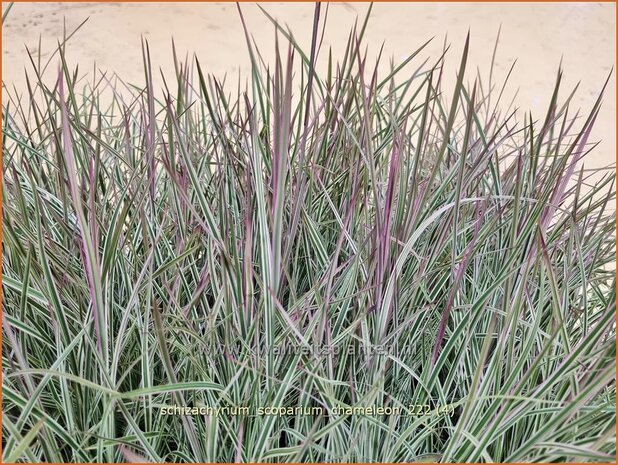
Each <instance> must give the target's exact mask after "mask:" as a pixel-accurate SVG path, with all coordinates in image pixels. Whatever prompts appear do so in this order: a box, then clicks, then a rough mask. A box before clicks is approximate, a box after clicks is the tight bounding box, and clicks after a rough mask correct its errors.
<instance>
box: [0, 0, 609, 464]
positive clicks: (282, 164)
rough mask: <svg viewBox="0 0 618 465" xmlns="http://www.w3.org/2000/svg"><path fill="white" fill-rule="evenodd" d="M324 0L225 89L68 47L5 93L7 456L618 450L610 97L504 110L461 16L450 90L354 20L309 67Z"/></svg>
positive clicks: (166, 457) (469, 454) (461, 457)
mask: <svg viewBox="0 0 618 465" xmlns="http://www.w3.org/2000/svg"><path fill="white" fill-rule="evenodd" d="M321 13H323V12H320V6H317V7H316V14H315V24H314V30H313V40H312V45H311V48H310V50H308V51H307V52H303V50H302V49H301V48H300V47H299V46H298V44H297V43H296V42H295V41H294V39H293V37H292V36H291V34H290V33H289V32H288V31H286V30H284V29H283V28H281V27H280V26H279V25H277V24H276V27H277V28H278V30H279V33H280V38H281V37H285V38H286V39H288V40H287V41H286V43H285V45H282V46H281V50H283V51H281V50H280V46H279V45H277V53H276V59H275V62H274V64H273V66H271V67H267V66H266V64H265V63H264V62H263V61H262V58H261V54H260V51H259V50H257V49H256V48H255V47H254V46H253V45H251V44H252V42H251V40H250V37H249V35H248V34H247V43H248V49H249V51H250V57H251V61H252V65H253V67H252V69H253V72H252V74H251V76H250V79H249V81H248V83H247V85H246V87H240V86H239V87H238V88H237V89H235V90H234V91H233V92H231V93H228V91H226V89H227V87H226V85H225V84H224V83H222V82H221V81H219V80H217V79H216V78H214V77H212V76H209V75H207V74H206V72H205V71H204V70H203V69H202V68H201V67H200V65H199V62H198V61H197V60H196V61H186V62H183V61H180V60H178V59H177V58H176V54H175V53H174V58H175V59H174V62H175V70H176V73H175V80H173V82H172V81H170V80H169V79H168V80H167V81H165V84H164V86H163V89H162V90H160V91H159V90H156V89H155V85H154V83H153V82H154V79H153V68H152V65H151V58H150V51H149V49H148V45H147V44H144V45H143V50H144V75H145V85H144V86H142V87H136V86H129V85H125V84H124V83H122V81H120V80H118V79H116V78H114V79H110V78H108V77H107V76H106V75H105V74H100V75H96V77H95V79H94V81H93V82H91V83H90V84H88V85H84V80H83V79H82V78H81V76H80V74H79V73H78V71H77V70H72V69H71V68H70V67H69V65H68V64H67V62H66V60H65V53H64V46H61V47H60V54H59V56H60V61H61V69H60V72H59V74H58V79H57V81H56V82H55V83H53V85H51V86H50V85H46V84H45V83H44V82H43V79H42V78H41V77H40V76H41V74H42V69H41V66H40V65H39V63H40V62H37V60H35V59H33V70H32V71H30V72H28V73H27V75H26V77H27V80H28V81H27V84H28V90H29V93H28V95H26V96H25V97H23V98H19V97H18V96H17V95H16V94H13V93H10V92H9V89H5V90H6V91H7V92H8V93H9V98H8V99H5V103H4V106H3V139H2V156H3V215H2V231H3V256H2V267H3V286H2V290H3V298H2V310H3V344H2V362H3V384H2V389H3V407H2V408H3V422H2V427H3V446H4V447H3V452H4V457H3V458H4V459H5V460H13V461H15V460H20V461H53V462H73V461H77V462H103V461H108V462H114V461H169V462H193V461H198V462H217V461H218V462H234V461H251V462H286V461H287V462H299V461H302V462H327V461H336V462H348V461H357V462H374V461H381V462H393V461H443V462H465V461H468V462H480V461H487V462H490V461H495V462H504V461H510V462H515V461H546V462H549V461H564V460H569V461H571V460H577V461H582V460H591V461H613V460H615V421H616V417H615V378H614V375H615V362H614V356H615V325H614V321H615V320H614V318H615V274H614V272H613V263H614V250H615V249H614V242H615V238H614V224H615V210H614V209H613V206H612V202H613V201H614V193H613V191H614V173H613V170H612V172H607V173H603V172H600V171H591V170H586V169H584V168H583V164H582V160H585V157H586V156H587V155H588V153H589V152H590V151H592V150H593V148H594V146H593V145H592V144H591V141H590V140H589V134H590V130H591V128H592V126H593V124H594V120H595V118H596V116H597V114H598V111H599V108H600V105H601V97H599V100H598V101H597V102H596V103H595V105H594V106H593V108H592V109H590V111H589V113H588V114H585V115H583V116H580V115H579V114H575V115H574V114H573V112H572V111H571V108H570V106H569V102H570V99H571V97H572V93H570V94H568V96H567V98H566V99H561V98H560V97H559V90H560V87H561V80H562V72H561V71H560V72H559V73H558V76H557V79H556V86H555V91H554V94H553V96H552V97H551V102H550V105H549V108H548V110H547V113H546V114H545V115H544V116H543V117H542V118H540V119H536V118H535V117H534V116H533V115H531V114H525V116H524V117H523V118H518V113H517V112H515V111H514V110H513V111H512V110H510V109H506V110H505V108H508V106H507V105H504V104H503V99H502V95H503V90H504V85H503V83H496V82H491V79H490V82H488V83H483V82H482V81H481V80H479V79H477V80H474V81H473V82H472V83H471V84H470V83H469V79H468V76H469V70H466V63H467V53H468V48H469V42H468V40H467V39H466V42H465V44H461V46H460V49H463V53H462V55H461V61H460V64H459V68H458V71H457V75H456V77H455V79H456V84H455V86H454V91H453V93H452V94H450V93H449V95H445V94H444V93H443V92H442V90H441V89H442V87H441V85H442V81H443V80H445V79H447V76H445V75H443V73H442V70H443V63H444V57H445V56H446V54H445V55H444V56H442V57H439V58H438V59H437V60H436V61H435V62H434V63H429V62H424V63H417V64H416V65H415V63H416V56H417V53H418V51H417V52H415V53H414V54H412V56H411V57H410V59H409V60H406V61H405V62H404V63H403V64H402V65H401V66H399V67H392V68H391V71H390V72H387V73H386V74H380V72H379V69H378V65H377V64H376V65H375V66H373V65H370V64H369V62H368V60H367V58H366V55H365V53H364V52H363V50H364V45H363V40H362V39H363V34H364V30H365V26H366V21H367V20H366V19H365V21H364V22H363V23H362V24H361V25H360V26H359V27H355V28H354V30H353V31H352V32H351V34H350V39H349V41H348V44H347V48H346V49H345V52H344V54H343V56H342V57H341V59H340V60H338V61H336V60H335V59H334V58H332V56H331V55H330V54H329V55H328V60H327V70H326V72H325V73H324V75H320V74H318V73H317V72H316V66H315V63H316V60H317V56H318V52H319V49H320V47H319V45H320V42H319V38H320V29H321V27H323V25H322V23H321V17H322V16H323V14H322V15H321ZM367 17H368V16H367ZM419 51H420V49H419ZM169 407H172V408H174V407H178V408H180V407H183V408H184V407H190V408H191V409H197V411H198V412H199V411H200V409H207V408H211V409H217V408H219V409H225V408H227V409H228V410H226V411H224V410H221V411H219V414H216V411H214V410H208V411H207V412H208V413H206V414H197V415H193V414H188V415H181V414H174V412H172V411H170V410H167V409H168V408H169ZM240 407H248V408H249V412H248V413H247V412H245V413H241V414H234V410H233V409H234V408H240ZM266 407H276V408H279V409H280V408H285V410H283V411H282V410H277V412H278V413H277V415H270V414H267V413H265V411H263V410H262V411H260V410H259V409H260V408H262V409H264V408H266ZM307 408H309V409H311V410H310V411H309V413H308V414H307V411H306V409H307ZM369 408H373V409H374V411H371V410H364V411H363V410H362V409H369ZM380 408H381V409H382V410H379V409H380ZM387 409H391V410H387ZM395 409H399V410H395ZM203 411H206V410H202V412H203ZM221 412H222V413H221ZM379 412H382V413H379ZM387 412H388V413H390V414H388V413H387ZM392 412H398V413H397V414H393V413H392ZM176 413H178V412H176ZM237 413H238V411H237Z"/></svg>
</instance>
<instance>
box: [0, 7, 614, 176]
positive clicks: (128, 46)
mask: <svg viewBox="0 0 618 465" xmlns="http://www.w3.org/2000/svg"><path fill="white" fill-rule="evenodd" d="M263 7H264V8H265V9H266V10H267V11H269V12H270V13H272V14H273V15H274V16H275V17H276V18H277V19H278V20H279V21H280V22H282V23H286V24H288V25H289V27H290V28H291V29H292V30H293V32H294V35H295V37H296V38H297V40H298V41H299V42H300V43H301V44H305V46H306V48H307V49H308V48H309V44H310V37H311V24H312V17H313V9H314V5H313V4H311V3H267V4H263ZM4 8H6V3H5V4H3V9H4ZM242 8H243V11H244V14H245V16H246V20H247V24H248V27H249V29H250V31H251V33H252V34H253V35H254V37H255V40H256V42H257V43H258V45H261V46H263V47H264V50H272V49H273V45H274V40H273V39H274V35H275V34H274V27H273V25H272V24H271V23H270V22H269V21H268V20H267V19H266V17H265V16H264V15H263V13H262V12H260V10H259V8H258V7H257V6H256V5H254V4H249V3H246V4H242ZM367 8H368V4H367V3H333V4H330V7H329V9H328V23H327V24H328V25H327V28H326V32H325V35H324V45H323V48H322V52H321V56H322V58H323V59H324V58H325V57H326V55H327V53H326V51H327V47H329V46H332V48H333V54H334V56H335V57H336V56H337V54H338V53H341V52H342V50H343V45H344V44H345V41H346V40H347V35H348V32H349V30H350V28H351V27H352V25H353V23H354V21H355V19H356V18H357V17H359V16H360V17H362V16H363V14H364V12H365V11H366V9H367ZM615 13H616V12H615V4H613V3H489V4H487V3H486V4H474V3H448V4H447V3H377V4H375V5H374V8H373V12H372V14H371V18H370V21H369V25H368V29H367V38H368V39H369V40H368V41H367V44H369V47H370V54H371V53H373V54H374V55H375V53H376V52H377V51H378V49H379V47H380V45H381V44H382V43H383V42H384V54H385V56H386V57H387V58H390V57H392V58H393V59H394V61H395V63H397V62H400V61H401V60H403V59H404V58H405V57H406V56H407V55H408V54H410V53H411V52H413V51H414V50H416V49H417V48H418V47H419V46H420V45H421V44H422V43H423V42H425V41H426V40H428V39H430V38H432V37H434V39H433V41H432V42H431V43H430V44H429V46H428V47H427V48H426V50H424V51H423V53H422V54H421V59H423V58H425V57H428V56H432V57H434V58H435V57H438V56H439V54H440V52H441V51H442V48H443V44H444V41H445V38H446V41H447V43H451V44H452V47H451V49H450V50H449V52H448V55H447V57H448V62H449V64H450V66H451V68H448V67H447V69H446V71H447V75H446V77H447V78H451V79H448V80H450V81H454V72H455V71H454V69H455V67H456V65H457V64H458V61H459V57H460V53H461V50H462V46H463V41H464V39H465V35H466V32H467V31H468V29H470V31H471V51H470V63H471V67H470V68H469V69H470V70H471V72H470V73H469V74H468V78H469V79H473V77H474V74H475V72H476V69H475V68H476V67H478V68H479V70H480V74H481V76H482V77H483V78H484V79H487V76H488V72H489V63H490V60H491V55H492V51H493V45H494V42H495V40H496V34H497V32H498V29H499V27H500V26H501V36H500V42H499V47H498V54H497V59H496V70H495V79H496V81H498V82H501V80H502V79H504V77H505V76H506V74H507V71H508V69H509V68H510V66H511V64H512V63H513V61H514V60H515V59H517V65H516V67H515V69H514V71H513V73H512V76H511V79H510V86H509V87H508V91H507V97H512V96H513V95H515V94H516V91H517V90H518V89H519V90H518V92H517V94H516V99H515V103H516V105H517V106H518V107H519V108H521V109H522V112H520V116H522V117H523V111H524V110H525V111H527V110H531V111H532V113H533V115H534V116H536V118H537V119H541V118H543V117H544V112H545V109H546V106H547V103H548V101H549V98H550V96H551V89H552V88H553V85H554V81H555V76H556V71H557V69H558V66H559V63H560V61H561V60H562V64H563V67H564V70H565V79H564V83H565V90H564V91H563V96H566V94H567V89H569V88H570V87H572V86H573V85H575V84H576V83H577V82H578V81H581V84H580V88H579V90H578V93H577V95H576V97H575V99H574V102H573V105H574V106H576V107H581V108H582V110H583V111H586V110H588V109H590V108H591V106H592V104H593V103H594V101H595V99H596V97H597V95H598V92H599V90H600V89H601V86H602V84H603V82H604V80H605V78H606V77H607V76H608V74H609V73H610V70H611V69H612V67H613V66H615V56H616V48H615V43H616V25H615ZM86 18H88V21H87V23H86V24H85V25H84V26H83V27H82V28H81V29H80V30H79V31H78V32H77V34H75V36H74V37H73V38H72V39H71V41H70V42H69V45H68V56H69V62H70V64H71V65H75V64H79V66H80V69H82V70H88V69H93V64H94V63H95V62H96V64H97V65H98V67H100V69H104V70H108V71H109V72H117V73H118V74H119V75H120V76H121V77H122V78H123V79H124V80H126V81H129V82H135V83H138V84H140V85H141V84H142V83H143V68H142V64H141V47H140V37H141V36H143V37H145V38H147V40H148V41H149V44H150V48H151V51H152V55H153V62H154V63H153V64H154V65H155V66H157V67H161V68H162V69H163V70H164V71H165V72H170V71H171V70H172V63H173V62H172V48H171V39H172V37H173V38H174V40H175V43H176V47H177V50H178V51H179V53H180V54H181V55H182V56H184V55H185V54H186V53H189V54H192V53H195V54H196V55H197V56H198V58H199V60H200V62H201V63H202V66H203V67H204V68H205V69H206V70H207V71H208V72H211V73H213V74H214V75H216V76H219V77H222V76H223V75H224V74H225V73H229V74H230V75H234V76H236V75H237V73H238V71H239V70H240V72H241V73H247V72H248V70H249V66H248V65H249V57H248V54H247V50H246V45H245V39H244V36H243V33H242V28H241V23H240V19H239V15H238V11H237V9H236V5H235V4H233V3H79V4H75V3H70V4H69V3H17V4H15V5H14V7H13V9H12V10H11V12H10V14H9V16H8V18H7V21H6V23H5V24H4V27H3V31H2V40H3V41H2V79H3V82H4V84H5V85H9V86H13V85H15V86H16V88H17V89H23V88H24V79H23V76H24V68H25V67H27V66H29V65H28V58H27V54H26V51H25V46H28V48H29V49H30V50H31V51H32V52H34V53H39V51H40V53H41V56H42V58H43V61H46V59H47V58H48V57H49V56H50V53H51V52H52V51H53V50H54V48H55V46H56V43H57V41H58V40H59V39H61V37H62V35H63V29H64V28H65V27H66V30H67V31H72V30H73V29H74V28H75V27H77V26H78V25H79V24H80V23H81V22H82V21H83V20H85V19H86ZM39 39H40V47H39ZM39 48H40V50H39ZM189 56H190V55H189ZM267 56H268V54H267ZM54 60H56V58H54ZM52 63H54V65H53V66H50V71H49V72H48V75H47V79H49V80H53V79H54V74H55V72H56V69H57V68H56V66H57V65H56V64H55V61H53V60H52ZM418 63H419V64H420V61H418ZM322 66H323V62H322ZM52 82H53V81H52ZM506 100H510V98H508V99H505V101H506ZM615 102H616V80H615V77H614V76H612V77H611V79H610V83H609V87H608V89H607V93H606V96H605V100H604V106H603V108H602V112H601V114H600V116H599V119H598V121H597V126H596V128H595V131H594V132H593V138H594V139H596V140H601V141H602V143H601V145H600V147H599V148H598V149H597V150H596V153H595V155H594V156H593V157H592V158H591V159H590V161H589V162H588V166H589V167H601V166H607V165H609V164H613V163H614V162H615V153H616V150H615V149H616V135H615V132H616V131H615V128H616V107H615Z"/></svg>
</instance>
